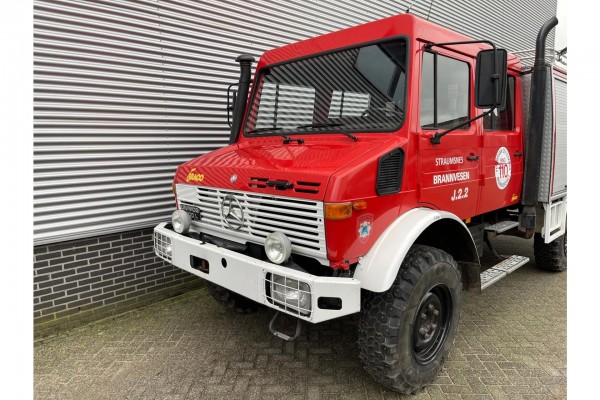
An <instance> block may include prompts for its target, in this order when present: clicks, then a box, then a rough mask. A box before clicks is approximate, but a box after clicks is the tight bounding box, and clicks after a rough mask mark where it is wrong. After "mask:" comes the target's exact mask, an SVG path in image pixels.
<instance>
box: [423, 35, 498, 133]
mask: <svg viewBox="0 0 600 400" xmlns="http://www.w3.org/2000/svg"><path fill="white" fill-rule="evenodd" d="M475 43H487V44H489V45H490V46H492V49H493V50H494V74H493V75H492V79H493V80H494V83H495V84H494V92H495V93H494V94H495V96H494V98H495V99H496V105H495V106H494V107H492V108H490V109H489V110H488V111H486V112H484V113H483V114H481V115H478V116H476V117H475V118H471V119H470V120H467V121H465V122H463V123H462V124H460V125H456V126H455V127H453V128H450V129H448V130H446V131H444V132H436V133H435V135H433V136H432V137H430V138H429V141H430V142H431V144H440V143H441V140H440V139H441V138H442V136H444V135H447V134H448V133H450V132H452V131H455V130H457V129H458V128H460V127H461V126H465V125H467V124H470V123H471V122H473V121H475V120H478V119H479V118H482V117H485V116H486V115H488V114H490V113H491V112H492V111H494V110H495V109H496V108H498V105H497V104H498V103H499V101H498V100H500V99H499V96H500V88H499V87H498V85H499V83H500V82H499V81H500V73H499V72H498V64H496V60H497V58H498V57H497V54H496V45H495V44H494V42H492V41H489V40H466V41H461V42H441V43H427V44H426V45H425V49H426V50H431V48H432V47H434V46H437V47H443V46H452V45H459V44H475ZM450 50H451V49H450Z"/></svg>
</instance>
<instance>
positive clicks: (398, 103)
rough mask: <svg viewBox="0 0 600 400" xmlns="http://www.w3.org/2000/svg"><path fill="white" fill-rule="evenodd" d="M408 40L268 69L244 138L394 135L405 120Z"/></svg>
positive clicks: (262, 79)
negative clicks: (357, 134)
mask: <svg viewBox="0 0 600 400" xmlns="http://www.w3.org/2000/svg"><path fill="white" fill-rule="evenodd" d="M406 57H407V53H406V41H405V40H404V39H394V40H391V41H386V42H380V43H376V44H369V45H364V46H361V47H356V48H352V49H348V50H341V51H336V52H330V53H326V54H322V55H318V56H314V57H310V58H305V59H301V60H297V61H292V62H288V63H285V64H280V65H276V66H273V67H266V68H263V69H262V70H261V75H260V77H259V79H258V83H257V85H256V86H257V87H256V88H255V90H254V94H253V99H252V103H251V106H250V111H249V114H248V118H247V120H246V125H245V129H244V131H245V133H246V134H248V135H252V136H254V135H274V134H279V135H281V134H287V133H290V134H292V133H294V134H295V133H299V132H300V133H301V132H310V133H314V132H336V131H337V132H339V131H345V132H352V131H354V132H377V131H379V132H381V131H394V130H397V129H398V128H399V127H400V125H401V124H402V121H403V119H404V104H405V100H406V99H405V95H406Z"/></svg>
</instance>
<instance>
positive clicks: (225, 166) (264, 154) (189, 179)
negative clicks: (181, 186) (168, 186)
mask: <svg viewBox="0 0 600 400" xmlns="http://www.w3.org/2000/svg"><path fill="white" fill-rule="evenodd" d="M303 138H304V139H305V142H304V144H296V143H291V144H282V139H281V138H279V137H269V138H260V139H259V138H257V139H253V140H249V141H246V142H243V143H241V144H234V145H231V146H228V147H225V148H223V149H220V150H217V151H214V152H211V153H208V154H205V155H203V156H200V157H198V158H195V159H193V160H191V161H188V162H187V163H185V164H182V165H181V166H179V168H178V169H177V174H176V176H175V182H176V183H188V184H195V185H200V186H209V187H218V188H224V189H234V190H246V191H252V192H259V193H269V194H277V195H282V196H291V197H303V198H309V199H314V200H323V199H324V197H325V191H326V189H327V182H328V180H329V177H330V176H331V175H332V174H333V173H334V172H335V171H337V170H339V169H340V168H342V167H343V166H344V165H346V164H348V163H349V162H351V161H353V160H355V159H356V158H358V157H360V156H362V155H364V154H365V153H367V152H369V151H370V150H373V149H375V148H377V147H379V146H381V145H382V144H383V143H385V142H386V140H382V137H381V136H380V135H377V136H375V135H373V137H365V136H361V137H360V138H359V140H358V141H356V142H354V141H352V140H350V139H349V138H346V137H343V136H341V135H336V134H328V135H321V136H318V137H315V136H310V137H307V136H303ZM387 139H388V140H389V139H390V137H389V136H388V137H387ZM234 174H235V175H237V180H236V181H235V182H234V183H232V182H231V180H232V176H233V175H234ZM267 180H278V181H287V182H290V183H292V184H293V187H292V188H291V189H287V190H278V189H276V188H274V187H269V186H267V185H266V181H267Z"/></svg>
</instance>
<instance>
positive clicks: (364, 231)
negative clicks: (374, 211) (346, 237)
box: [358, 221, 371, 239]
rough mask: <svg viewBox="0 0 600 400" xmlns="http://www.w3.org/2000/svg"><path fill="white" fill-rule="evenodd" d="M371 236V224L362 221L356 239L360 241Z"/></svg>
mask: <svg viewBox="0 0 600 400" xmlns="http://www.w3.org/2000/svg"><path fill="white" fill-rule="evenodd" d="M370 234H371V222H370V221H363V222H362V223H361V224H360V225H359V227H358V237H359V238H361V239H364V238H366V237H367V236H369V235H370Z"/></svg>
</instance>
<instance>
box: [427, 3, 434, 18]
mask: <svg viewBox="0 0 600 400" xmlns="http://www.w3.org/2000/svg"><path fill="white" fill-rule="evenodd" d="M431 6H433V0H431V2H429V11H428V12H427V21H429V14H431Z"/></svg>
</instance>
